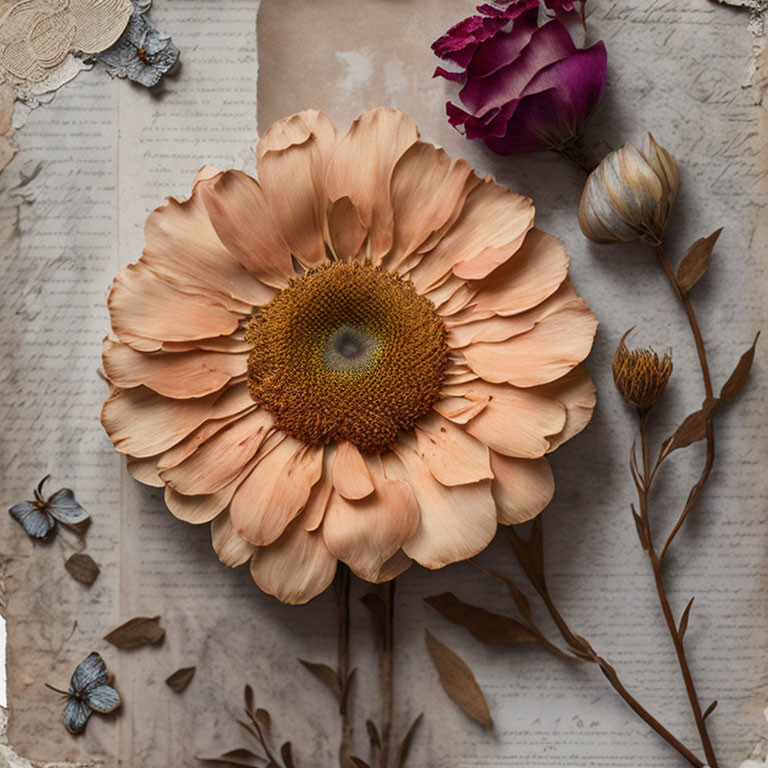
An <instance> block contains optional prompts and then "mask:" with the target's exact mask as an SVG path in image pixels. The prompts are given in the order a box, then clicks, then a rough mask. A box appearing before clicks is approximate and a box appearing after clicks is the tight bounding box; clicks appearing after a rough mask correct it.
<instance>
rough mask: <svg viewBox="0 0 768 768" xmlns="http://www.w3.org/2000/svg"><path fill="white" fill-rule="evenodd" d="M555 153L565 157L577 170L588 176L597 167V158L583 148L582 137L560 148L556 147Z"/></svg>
mask: <svg viewBox="0 0 768 768" xmlns="http://www.w3.org/2000/svg"><path fill="white" fill-rule="evenodd" d="M554 151H555V152H559V153H560V154H561V155H564V156H565V157H567V158H568V159H569V160H570V161H571V162H572V163H573V164H574V165H575V166H576V167H577V168H580V169H581V170H582V171H584V173H586V174H590V173H592V171H594V170H595V168H597V166H598V160H597V158H596V157H595V156H594V155H593V154H592V153H591V152H589V151H588V150H587V149H586V147H585V146H584V137H583V136H578V137H577V138H575V139H573V140H572V141H570V142H568V143H567V144H564V145H563V146H562V147H556V148H555V150H554Z"/></svg>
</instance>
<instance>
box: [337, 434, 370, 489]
mask: <svg viewBox="0 0 768 768" xmlns="http://www.w3.org/2000/svg"><path fill="white" fill-rule="evenodd" d="M333 487H334V488H335V489H336V491H337V492H338V493H339V495H340V496H342V497H344V498H345V499H364V498H365V497H366V496H369V495H370V494H372V493H373V480H372V479H371V473H370V472H369V471H368V466H367V465H366V463H365V460H364V459H363V456H362V454H361V453H360V451H359V450H358V448H357V446H355V445H353V444H352V443H350V442H349V441H348V440H343V441H342V442H340V443H339V444H338V445H337V446H336V455H335V457H334V459H333Z"/></svg>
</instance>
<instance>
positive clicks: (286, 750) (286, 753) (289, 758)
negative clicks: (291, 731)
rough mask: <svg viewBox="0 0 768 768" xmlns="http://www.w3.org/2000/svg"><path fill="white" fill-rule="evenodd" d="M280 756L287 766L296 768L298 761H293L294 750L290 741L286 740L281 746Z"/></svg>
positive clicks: (287, 767) (286, 767)
mask: <svg viewBox="0 0 768 768" xmlns="http://www.w3.org/2000/svg"><path fill="white" fill-rule="evenodd" d="M280 757H282V758H283V764H284V765H285V768H296V763H294V762H293V750H292V749H291V742H290V741H286V742H285V744H283V746H282V747H280Z"/></svg>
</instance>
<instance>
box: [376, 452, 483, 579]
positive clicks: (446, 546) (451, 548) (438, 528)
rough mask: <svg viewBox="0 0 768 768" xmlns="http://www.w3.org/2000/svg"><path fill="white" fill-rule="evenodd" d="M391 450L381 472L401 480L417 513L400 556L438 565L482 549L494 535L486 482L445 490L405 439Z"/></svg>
mask: <svg viewBox="0 0 768 768" xmlns="http://www.w3.org/2000/svg"><path fill="white" fill-rule="evenodd" d="M395 453H396V454H397V455H396V456H394V455H392V454H385V457H384V462H385V464H384V466H385V470H386V472H387V474H388V475H389V476H391V477H396V478H400V479H403V480H407V482H408V483H409V484H410V486H411V488H412V489H413V492H414V493H415V495H416V499H417V501H418V503H419V509H420V511H421V518H420V522H419V528H418V530H417V531H416V533H415V534H414V535H413V537H412V538H411V539H409V540H408V541H407V542H406V543H405V544H404V545H403V551H404V552H405V554H406V555H408V556H409V557H411V558H413V559H414V560H416V562H418V563H421V565H423V566H425V567H426V568H442V567H443V566H444V565H448V563H455V562H457V561H459V560H465V559H467V558H468V557H473V556H474V555H476V554H477V553H478V552H481V551H482V550H483V549H485V548H486V547H487V546H488V544H489V543H490V542H491V539H493V536H494V534H495V533H496V504H495V503H494V501H493V497H492V496H491V481H490V480H483V481H481V482H479V483H473V484H471V485H457V486H454V487H452V488H448V487H446V486H444V485H443V484H442V483H439V482H438V481H437V480H436V479H435V478H434V477H433V475H432V473H431V472H430V470H429V467H428V466H427V464H426V463H425V462H424V461H423V460H422V459H421V458H420V457H419V455H418V454H417V453H416V451H415V450H413V448H412V447H411V446H409V445H407V444H406V443H405V442H401V443H398V444H397V445H396V447H395Z"/></svg>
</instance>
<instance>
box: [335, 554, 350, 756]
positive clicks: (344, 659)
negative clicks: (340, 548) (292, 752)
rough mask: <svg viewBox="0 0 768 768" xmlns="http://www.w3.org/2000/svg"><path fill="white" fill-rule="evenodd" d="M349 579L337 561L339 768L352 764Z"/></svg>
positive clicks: (347, 573) (346, 569) (344, 568)
mask: <svg viewBox="0 0 768 768" xmlns="http://www.w3.org/2000/svg"><path fill="white" fill-rule="evenodd" d="M349 581H350V575H349V568H348V567H347V566H346V565H345V564H344V563H339V570H338V572H337V574H336V604H337V606H338V617H339V635H338V667H337V674H338V677H339V684H340V686H341V695H340V696H339V717H340V718H341V739H340V742H339V765H340V766H341V768H347V766H349V765H352V762H351V760H350V749H351V747H352V723H351V721H350V719H349V682H350V680H349Z"/></svg>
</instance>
